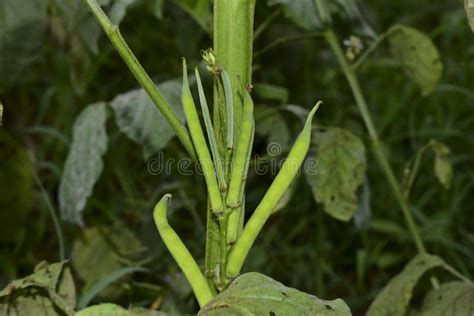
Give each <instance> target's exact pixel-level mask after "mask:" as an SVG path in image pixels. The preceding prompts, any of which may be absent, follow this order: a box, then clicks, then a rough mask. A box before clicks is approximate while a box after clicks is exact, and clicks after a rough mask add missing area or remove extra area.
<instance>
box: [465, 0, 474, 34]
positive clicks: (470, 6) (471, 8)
mask: <svg viewBox="0 0 474 316" xmlns="http://www.w3.org/2000/svg"><path fill="white" fill-rule="evenodd" d="M464 9H465V10H466V14H467V21H468V23H469V26H470V27H471V30H472V31H473V32H474V0H464Z"/></svg>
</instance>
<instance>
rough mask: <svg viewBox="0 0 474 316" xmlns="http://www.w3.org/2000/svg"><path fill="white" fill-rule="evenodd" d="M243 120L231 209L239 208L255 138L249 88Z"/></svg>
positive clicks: (230, 193)
mask: <svg viewBox="0 0 474 316" xmlns="http://www.w3.org/2000/svg"><path fill="white" fill-rule="evenodd" d="M241 122H242V127H241V131H240V135H239V140H238V143H237V149H236V151H235V153H234V159H233V162H232V174H231V178H230V183H229V191H228V194H227V200H226V204H227V206H228V207H230V208H231V209H232V208H237V207H238V206H239V204H240V197H241V191H242V190H243V184H244V182H245V178H246V177H247V170H248V164H249V156H250V153H251V151H252V144H253V138H254V135H253V131H254V125H255V122H254V118H253V101H252V98H251V97H250V94H249V93H248V92H247V90H244V108H243V112H242V120H241Z"/></svg>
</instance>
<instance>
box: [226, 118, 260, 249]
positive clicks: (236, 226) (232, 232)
mask: <svg viewBox="0 0 474 316" xmlns="http://www.w3.org/2000/svg"><path fill="white" fill-rule="evenodd" d="M254 134H255V122H254V121H253V120H252V131H251V138H250V142H249V143H248V146H249V150H248V152H247V157H246V167H245V176H244V177H243V178H242V184H241V188H240V193H239V201H238V204H239V206H238V207H237V208H235V209H231V213H230V214H229V221H228V223H227V244H229V245H231V244H234V243H235V242H236V241H237V238H238V237H239V235H240V233H241V232H242V227H243V219H244V217H245V205H244V203H245V199H244V196H245V184H246V182H247V173H248V168H249V165H250V156H251V154H252V148H253V140H254Z"/></svg>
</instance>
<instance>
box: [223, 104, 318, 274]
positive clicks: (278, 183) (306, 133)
mask: <svg viewBox="0 0 474 316" xmlns="http://www.w3.org/2000/svg"><path fill="white" fill-rule="evenodd" d="M320 103H321V102H318V103H317V104H316V106H315V107H314V108H313V110H312V111H311V112H310V114H309V116H308V118H307V120H306V123H305V125H304V128H303V130H302V131H301V133H300V135H299V136H298V138H297V139H296V142H295V144H294V145H293V147H292V148H291V150H290V153H289V154H288V157H287V159H286V161H285V162H284V163H283V166H282V167H281V170H280V172H278V174H277V176H276V177H275V180H274V181H273V183H272V184H271V185H270V188H269V189H268V191H267V193H265V196H264V197H263V199H262V201H261V202H260V204H259V205H258V206H257V208H256V210H255V212H254V213H253V214H252V216H251V217H250V219H249V221H248V223H247V225H245V228H244V230H243V231H242V234H241V236H240V238H239V239H238V240H237V243H236V244H235V247H234V248H233V249H232V250H231V252H230V255H229V260H228V264H227V270H226V271H227V272H226V274H227V276H228V277H229V278H234V277H236V276H237V275H238V274H239V273H240V269H241V268H242V265H243V264H244V261H245V258H246V257H247V255H248V252H249V250H250V248H251V247H252V245H253V243H254V241H255V239H256V238H257V236H258V234H259V232H260V230H261V229H262V227H263V225H264V224H265V222H266V221H267V219H268V217H269V216H270V215H271V214H272V211H273V209H274V208H275V206H276V205H277V204H278V201H279V200H280V199H281V197H282V196H283V194H284V193H285V191H286V190H287V189H288V187H289V185H290V184H291V182H292V181H293V179H294V178H295V176H296V174H297V172H298V169H299V168H300V166H301V164H302V163H303V161H304V158H305V157H306V154H307V153H308V150H309V146H310V143H311V121H312V119H313V116H314V114H315V113H316V111H317V110H318V107H319V105H320Z"/></svg>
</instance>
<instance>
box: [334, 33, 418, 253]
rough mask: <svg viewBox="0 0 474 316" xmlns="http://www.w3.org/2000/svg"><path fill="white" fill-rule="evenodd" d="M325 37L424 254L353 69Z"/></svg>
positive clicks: (338, 49)
mask: <svg viewBox="0 0 474 316" xmlns="http://www.w3.org/2000/svg"><path fill="white" fill-rule="evenodd" d="M325 35H326V40H327V42H328V43H329V46H331V49H332V50H333V52H334V54H335V55H336V58H337V60H338V62H339V65H340V66H341V69H342V71H343V73H344V75H345V76H346V79H347V81H348V83H349V86H350V87H351V90H352V93H353V94H354V98H355V100H356V103H357V106H358V108H359V111H360V113H361V116H362V119H363V120H364V123H365V126H366V128H367V130H368V132H369V136H370V138H371V141H372V145H373V151H374V154H375V157H376V158H377V161H378V163H379V165H380V167H381V168H382V170H383V172H384V173H385V176H386V178H387V180H388V182H389V185H390V187H391V188H392V191H393V193H394V194H395V198H396V199H397V202H398V204H399V205H400V208H401V210H402V213H403V216H404V217H405V221H406V223H407V225H408V229H409V230H410V233H411V235H412V238H413V240H414V242H415V245H416V248H417V249H418V251H419V252H420V253H425V252H426V249H425V246H424V244H423V240H422V239H421V237H420V234H419V232H418V229H417V227H416V223H415V220H414V218H413V215H412V213H411V210H410V207H409V205H408V201H407V200H406V199H405V197H404V195H403V193H402V190H401V188H400V185H399V183H398V181H397V179H396V177H395V175H394V173H393V170H392V168H391V167H390V164H389V162H388V159H387V157H386V156H385V154H384V152H383V148H382V144H381V142H380V139H379V136H378V134H377V131H376V129H375V126H374V123H373V121H372V117H371V115H370V112H369V109H368V106H367V102H366V101H365V98H364V95H363V94H362V90H361V88H360V84H359V81H358V79H357V76H356V74H355V72H354V70H353V68H352V67H351V66H350V65H349V63H348V62H347V59H346V57H345V56H344V52H343V51H342V48H341V46H340V44H339V41H338V39H337V37H336V34H335V33H334V31H333V30H332V29H329V30H327V31H326V33H325Z"/></svg>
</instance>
